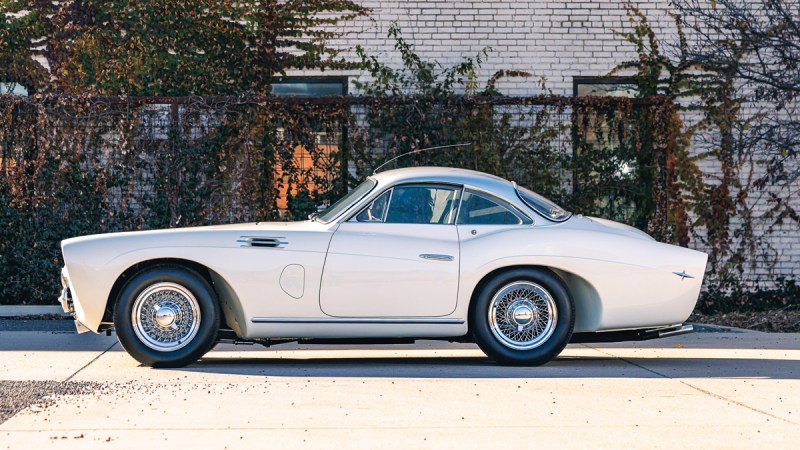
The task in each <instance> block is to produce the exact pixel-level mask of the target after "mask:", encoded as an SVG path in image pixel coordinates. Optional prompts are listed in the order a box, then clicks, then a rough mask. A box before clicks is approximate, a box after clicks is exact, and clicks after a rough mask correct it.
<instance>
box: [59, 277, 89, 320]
mask: <svg viewBox="0 0 800 450" xmlns="http://www.w3.org/2000/svg"><path fill="white" fill-rule="evenodd" d="M58 303H60V304H61V309H63V310H64V312H65V313H67V314H70V315H72V317H73V318H74V319H75V330H76V331H77V332H78V334H80V333H85V332H87V331H91V330H90V329H89V328H88V327H87V326H86V325H84V324H82V323H81V322H80V321H79V320H78V318H77V317H76V316H75V303H74V302H73V300H72V292H71V291H70V290H69V278H67V268H66V267H65V268H63V269H61V295H59V296H58Z"/></svg>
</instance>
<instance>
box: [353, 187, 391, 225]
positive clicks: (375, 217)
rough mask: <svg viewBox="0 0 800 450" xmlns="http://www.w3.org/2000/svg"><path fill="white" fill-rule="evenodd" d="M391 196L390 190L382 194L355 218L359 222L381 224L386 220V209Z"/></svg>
mask: <svg viewBox="0 0 800 450" xmlns="http://www.w3.org/2000/svg"><path fill="white" fill-rule="evenodd" d="M391 195H392V190H391V189H389V190H388V191H386V192H384V193H383V194H382V195H381V196H380V197H378V198H376V199H375V200H373V201H372V203H370V204H369V205H368V206H367V207H366V208H364V209H363V210H362V211H361V212H360V213H358V215H357V216H356V220H357V221H359V222H383V221H384V220H386V210H387V209H388V208H386V207H387V206H388V205H389V198H390V197H391Z"/></svg>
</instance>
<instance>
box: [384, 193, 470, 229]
mask: <svg viewBox="0 0 800 450" xmlns="http://www.w3.org/2000/svg"><path fill="white" fill-rule="evenodd" d="M460 192H461V189H459V188H455V187H451V186H439V185H408V186H398V187H395V188H393V189H392V194H391V198H390V200H389V211H388V212H387V213H386V218H385V222H386V223H428V224H441V225H449V224H452V223H453V221H454V219H455V214H456V208H457V207H458V195H459V193H460Z"/></svg>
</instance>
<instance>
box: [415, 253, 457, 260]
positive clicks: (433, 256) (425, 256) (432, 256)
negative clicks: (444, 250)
mask: <svg viewBox="0 0 800 450" xmlns="http://www.w3.org/2000/svg"><path fill="white" fill-rule="evenodd" d="M419 257H420V258H422V259H428V260H431V261H453V260H454V259H455V257H453V256H450V255H438V254H435V253H423V254H421V255H419Z"/></svg>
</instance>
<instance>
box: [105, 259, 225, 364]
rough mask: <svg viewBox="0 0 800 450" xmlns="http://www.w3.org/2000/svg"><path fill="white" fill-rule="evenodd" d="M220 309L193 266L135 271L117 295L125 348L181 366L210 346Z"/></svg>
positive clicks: (143, 358)
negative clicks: (192, 268)
mask: <svg viewBox="0 0 800 450" xmlns="http://www.w3.org/2000/svg"><path fill="white" fill-rule="evenodd" d="M219 323H220V312H219V307H218V304H217V298H216V295H215V293H214V290H213V289H212V288H211V286H210V285H209V283H208V281H206V280H205V279H204V278H203V277H202V276H200V275H199V274H198V273H197V272H195V271H194V270H191V269H188V268H185V267H180V266H157V267H153V268H150V269H146V270H144V271H142V272H140V273H138V274H136V275H135V276H133V277H132V278H131V279H130V280H129V281H128V282H127V283H126V284H125V287H124V288H123V289H122V291H121V292H120V294H119V297H118V298H117V303H116V306H115V308H114V327H115V328H116V330H117V336H118V337H119V341H120V343H121V344H122V346H123V347H124V348H125V350H126V351H127V352H128V353H129V354H130V355H131V356H133V357H134V358H135V359H136V360H137V361H139V362H141V363H142V364H144V365H147V366H152V367H181V366H185V365H187V364H191V363H192V362H194V361H197V360H198V359H200V357H202V356H203V355H204V354H206V352H208V351H209V350H211V348H212V347H213V346H214V343H215V342H216V337H217V333H218V331H219Z"/></svg>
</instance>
